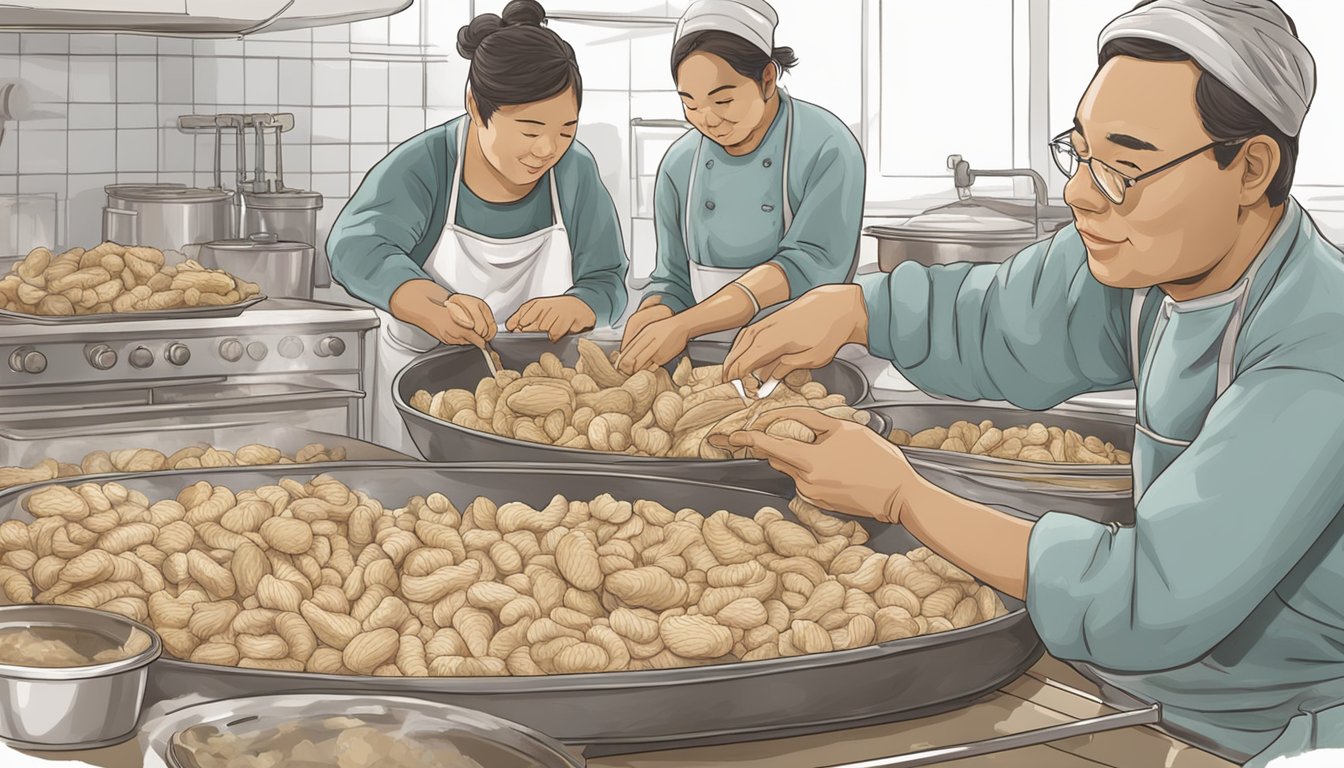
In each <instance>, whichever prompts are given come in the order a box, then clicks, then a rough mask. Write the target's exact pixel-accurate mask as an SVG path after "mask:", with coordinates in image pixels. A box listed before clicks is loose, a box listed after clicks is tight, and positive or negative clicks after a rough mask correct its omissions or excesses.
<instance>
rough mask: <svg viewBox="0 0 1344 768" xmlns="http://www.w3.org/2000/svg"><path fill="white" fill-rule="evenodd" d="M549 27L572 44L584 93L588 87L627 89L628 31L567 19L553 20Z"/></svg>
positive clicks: (628, 64) (628, 86)
mask: <svg viewBox="0 0 1344 768" xmlns="http://www.w3.org/2000/svg"><path fill="white" fill-rule="evenodd" d="M550 26H551V28H552V29H554V30H555V31H556V32H558V33H559V34H560V36H561V37H562V38H564V39H565V41H566V42H568V43H569V44H570V45H572V46H574V53H575V55H576V56H577V58H578V61H579V72H580V73H582V75H583V89H584V91H585V92H586V91H588V90H589V89H594V90H620V91H624V90H628V89H629V88H630V38H629V34H630V33H629V31H628V30H626V29H622V28H616V27H609V26H606V25H601V24H577V23H574V22H567V21H553V22H551V24H550ZM641 55H643V52H642V51H641Z"/></svg>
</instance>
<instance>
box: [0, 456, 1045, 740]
mask: <svg viewBox="0 0 1344 768" xmlns="http://www.w3.org/2000/svg"><path fill="white" fill-rule="evenodd" d="M306 469H307V470H308V471H307V472H304V471H300V470H299V468H290V467H285V468H277V467H272V468H268V469H264V470H257V469H251V468H238V469H221V470H207V471H193V472H179V473H157V474H149V475H135V476H120V477H118V478H117V481H118V482H120V483H121V484H123V485H125V486H126V487H127V488H131V489H134V490H138V491H141V492H142V493H144V494H145V495H147V496H149V497H150V498H164V497H168V496H170V495H175V494H177V493H178V491H180V490H181V489H182V488H183V487H185V486H187V485H190V484H192V483H195V482H197V481H199V480H206V481H208V482H211V483H214V484H217V485H224V486H227V487H229V488H231V489H233V490H235V491H240V490H243V489H246V488H252V487H256V486H258V485H264V484H271V483H275V482H277V481H278V480H279V479H280V478H283V477H295V478H298V479H301V480H302V479H305V478H307V477H310V476H311V475H313V474H316V473H318V472H324V473H327V474H329V475H331V476H333V477H335V478H337V479H339V480H341V481H342V482H345V483H348V484H351V485H353V486H355V487H357V488H359V489H361V490H363V491H365V492H366V493H369V494H371V495H373V496H375V497H378V498H379V499H381V500H382V501H384V503H385V504H388V505H395V504H399V503H400V502H402V501H404V500H406V499H407V498H408V497H410V496H413V495H417V494H425V493H429V492H433V491H437V492H441V493H443V494H445V495H447V496H448V497H449V498H450V499H453V500H454V501H455V502H461V503H465V502H466V500H467V499H470V498H472V497H474V496H476V495H478V494H484V495H486V496H489V497H491V498H495V499H509V500H518V501H524V502H527V503H530V504H543V503H545V502H547V501H549V500H550V498H551V496H552V495H553V494H556V493H560V494H564V495H566V496H568V497H571V498H591V497H593V496H596V495H597V494H600V493H612V494H613V495H616V496H618V497H621V498H628V499H632V498H647V499H654V500H657V501H659V502H661V503H663V504H665V505H667V506H669V507H671V508H673V509H677V508H682V507H689V508H692V509H696V510H699V511H701V512H703V513H706V514H710V513H713V512H714V511H717V510H720V509H724V510H728V511H729V512H734V513H738V514H747V515H750V514H754V513H755V512H756V510H757V509H759V508H760V507H762V506H766V505H769V506H775V507H776V508H778V509H780V510H782V511H784V510H786V509H787V508H786V506H785V505H786V503H787V502H786V499H785V498H783V497H780V496H776V495H771V494H767V493H762V492H759V491H749V490H743V489H738V488H731V487H727V486H724V485H716V484H711V483H703V482H696V481H691V480H684V479H671V478H666V477H649V476H641V475H635V474H631V473H630V472H629V469H628V468H625V467H613V466H609V465H608V466H602V465H592V464H589V465H568V466H557V465H545V466H542V465H526V464H520V465H493V466H492V465H430V464H418V465H413V464H368V465H355V464H349V463H346V464H328V465H325V466H320V467H308V468H306ZM70 484H71V485H73V483H70ZM23 494H24V491H23V489H12V490H10V491H8V492H5V493H0V520H3V519H11V518H15V519H28V515H27V513H26V512H25V511H24V510H23V509H22V506H21V505H20V501H21V499H22V497H23ZM786 514H787V512H786ZM861 522H863V524H864V526H865V527H866V528H867V529H868V531H869V532H870V533H871V534H872V535H873V538H872V539H871V540H870V541H869V542H868V545H869V546H870V547H872V548H873V549H875V550H878V551H881V552H904V551H907V550H910V549H913V548H915V547H918V546H919V542H918V541H916V540H915V539H914V537H913V536H911V535H910V534H909V533H908V532H907V531H906V530H905V529H904V528H901V527H899V526H889V525H884V524H881V523H877V522H876V521H872V520H864V521H861ZM1000 597H1001V598H1002V599H1003V601H1004V604H1005V605H1006V606H1007V607H1008V610H1009V613H1008V614H1006V615H1004V616H1000V617H998V618H996V619H992V620H990V621H987V622H984V623H982V624H977V625H975V626H971V627H966V628H964V629H958V630H953V631H951V632H944V633H940V634H936V635H926V636H921V637H914V638H909V639H906V640H898V641H894V642H889V643H884V644H881V645H874V646H868V647H865V648H857V649H854V650H847V651H837V652H833V653H827V654H818V655H813V656H800V657H793V658H785V659H774V660H769V661H760V662H752V663H738V664H723V665H718V666H709V667H696V668H691V669H669V670H649V671H637V672H614V673H604V674H593V675H554V676H548V677H519V678H385V677H354V676H329V675H312V674H293V673H283V672H269V671H259V670H243V669H233V668H227V667H212V666H205V665H200V664H192V663H189V662H182V661H176V660H171V659H161V660H160V661H158V662H156V663H155V665H154V667H153V668H151V672H150V679H149V684H148V689H147V692H146V702H147V703H154V702H159V701H164V700H169V699H180V704H181V706H189V705H191V704H196V703H200V702H203V701H210V700H216V699H224V698H237V697H239V696H249V695H258V694H276V693H313V694H327V693H363V694H373V693H381V694H387V695H402V696H413V697H417V698H426V699H430V700H433V701H439V702H443V703H447V704H456V705H459V706H463V707H467V708H469V709H476V710H480V711H482V712H486V713H489V714H492V715H496V716H498V717H502V718H504V719H506V720H512V721H515V722H518V723H522V724H524V725H527V726H529V727H531V728H534V729H536V730H538V731H541V732H542V733H546V734H548V735H550V736H552V737H554V738H557V739H560V740H561V741H565V742H569V743H574V744H584V745H588V754H590V755H591V754H599V753H607V754H611V753H617V752H631V751H636V750H637V749H640V748H668V747H676V746H690V745H695V744H706V743H722V742H732V741H747V740H752V739H760V738H767V737H784V736H792V735H800V734H804V733H815V732H822V731H829V730H836V729H839V728H851V727H858V726H863V725H872V724H878V723H883V722H891V721H894V720H902V719H908V718H912V717H921V716H924V715H928V714H933V713H936V712H942V711H946V710H949V709H955V708H959V707H961V706H964V705H965V704H967V703H969V702H970V701H972V700H974V699H976V698H977V697H979V696H981V695H984V694H985V693H988V692H990V691H993V690H995V689H997V688H999V687H1000V686H1002V685H1003V684H1005V683H1007V682H1008V681H1010V680H1013V679H1015V678H1016V677H1018V676H1019V675H1020V674H1022V672H1024V671H1025V670H1026V669H1027V668H1028V667H1030V666H1031V665H1032V664H1033V663H1035V661H1036V659H1037V658H1039V656H1040V654H1041V646H1040V641H1039V639H1038V638H1037V637H1036V633H1035V630H1034V629H1033V627H1032V624H1031V621H1030V619H1029V618H1028V617H1027V613H1026V609H1025V607H1024V606H1023V604H1022V602H1021V601H1018V600H1015V599H1013V598H1011V597H1008V596H1006V595H1000Z"/></svg>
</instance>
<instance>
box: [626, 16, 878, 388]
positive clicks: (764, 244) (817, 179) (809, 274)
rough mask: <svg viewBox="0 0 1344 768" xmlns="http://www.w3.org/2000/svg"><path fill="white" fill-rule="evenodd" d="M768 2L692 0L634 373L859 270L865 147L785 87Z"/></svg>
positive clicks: (633, 333)
mask: <svg viewBox="0 0 1344 768" xmlns="http://www.w3.org/2000/svg"><path fill="white" fill-rule="evenodd" d="M778 21H779V17H778V16H777V15H776V13H775V9H774V8H772V7H771V6H770V4H769V3H768V2H766V1H765V0H696V1H695V2H693V3H691V4H690V6H689V7H688V8H687V9H686V12H685V14H683V15H682V17H681V21H680V22H679V23H678V24H677V31H676V36H675V42H674V44H673V48H672V78H673V79H674V80H675V81H676V84H677V92H678V95H680V97H681V103H682V109H683V110H685V114H686V119H687V120H688V121H690V123H691V124H692V125H693V126H694V127H695V130H693V131H688V132H687V133H686V135H685V136H683V137H682V138H681V139H679V140H678V141H677V142H676V143H675V144H673V145H672V147H671V149H669V150H668V152H667V154H666V155H665V156H664V157H663V162H662V165H661V166H659V168H658V178H657V181H656V182H655V185H654V209H655V227H656V230H657V240H658V264H657V267H656V269H655V270H654V273H653V282H652V284H651V285H650V286H649V288H648V290H647V291H646V292H645V294H644V300H643V302H642V303H641V304H640V307H639V310H638V311H637V312H635V313H634V315H632V316H631V318H630V320H629V322H628V323H627V324H626V329H625V337H624V339H623V341H622V345H621V357H620V360H619V362H618V365H619V367H621V368H622V369H623V370H625V371H626V372H633V371H635V370H638V369H640V368H646V367H649V366H653V365H662V364H664V363H666V362H668V361H669V360H672V359H673V358H675V357H676V356H677V355H679V354H681V352H682V350H684V349H685V348H686V344H687V342H688V341H689V340H690V339H692V338H696V337H704V336H707V335H711V334H716V336H715V337H716V338H720V339H723V338H728V339H731V337H732V336H733V335H734V334H735V333H736V331H737V329H739V328H741V327H742V326H744V325H746V324H747V323H749V322H750V321H751V320H752V318H753V317H755V316H756V315H758V314H759V313H760V311H761V309H762V308H766V307H770V306H772V305H775V304H779V303H781V302H784V301H788V300H790V299H794V298H797V297H798V296H801V295H802V294H804V293H806V292H807V291H808V290H810V289H812V288H816V287H817V286H820V285H826V284H829V283H843V282H847V281H848V280H850V279H851V277H852V275H853V273H854V268H855V267H856V266H857V258H858V245H859V226H860V221H861V218H862V216H863V185H864V165H863V152H862V150H861V149H860V148H859V143H858V141H856V140H855V138H854V136H853V134H851V133H850V131H849V128H848V127H847V126H846V125H845V124H844V123H843V122H841V121H840V119H839V118H837V117H836V116H835V115H833V114H831V113H830V112H827V111H826V110H825V109H823V108H821V107H819V106H816V105H815V104H809V103H808V102H805V101H802V100H801V99H795V98H793V97H792V96H790V95H789V94H788V93H786V92H785V91H784V89H783V88H781V87H780V86H779V80H780V78H781V77H782V76H783V74H784V73H785V72H787V71H789V70H790V69H792V68H793V67H794V65H796V64H797V63H798V59H797V57H795V56H794V53H793V50H792V49H790V48H783V47H777V46H776V45H775V25H776V24H777V23H778Z"/></svg>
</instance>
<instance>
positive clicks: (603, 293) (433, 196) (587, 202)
mask: <svg viewBox="0 0 1344 768" xmlns="http://www.w3.org/2000/svg"><path fill="white" fill-rule="evenodd" d="M545 21H546V11H545V9H543V8H542V6H541V5H540V4H539V3H537V2H536V1H535V0H512V2H510V3H509V4H508V5H507V6H506V7H505V8H504V12H503V14H502V15H495V14H492V13H487V14H482V15H480V16H477V17H476V18H474V19H472V21H471V23H470V24H468V25H466V26H465V27H462V28H461V30H460V31H459V32H458V35H457V50H458V53H459V54H461V55H462V56H463V57H464V58H467V59H469V60H470V61H471V68H470V72H469V74H468V76H467V87H466V103H467V114H465V115H462V116H461V117H458V118H456V119H454V120H451V121H449V122H448V123H445V124H443V125H439V126H436V127H434V128H431V129H429V130H427V131H425V132H424V133H422V134H420V135H418V136H415V137H414V138H411V139H409V140H407V141H406V142H405V143H403V144H401V145H400V146H398V147H397V148H396V149H395V150H393V151H392V152H391V153H390V154H389V155H388V156H387V157H385V158H384V159H383V160H382V161H380V162H379V163H378V165H376V166H375V167H374V168H373V169H372V170H371V171H369V173H368V175H367V176H366V177H365V178H364V181H363V183H362V184H360V187H359V190H358V191H356V192H355V194H354V195H353V196H352V197H351V199H350V202H349V203H348V204H347V205H346V206H345V209H344V210H343V211H341V214H340V216H339V217H338V218H337V220H336V224H335V226H334V227H333V228H332V231H331V236H330V237H329V238H328V240H327V253H328V254H329V256H330V259H331V271H332V275H333V277H335V279H336V280H337V282H339V283H340V284H341V285H342V286H344V287H345V288H346V290H348V291H349V292H350V293H351V294H353V295H355V296H357V297H359V298H361V299H363V300H365V301H367V302H369V303H370V304H373V305H374V306H375V307H376V308H377V309H378V311H379V317H380V319H381V321H382V327H381V328H380V331H379V343H378V353H377V358H378V361H377V367H376V373H375V377H374V378H375V382H374V386H375V392H374V403H375V407H374V418H375V423H374V430H373V437H374V440H375V441H377V442H379V443H381V444H383V445H388V446H390V447H393V448H399V449H401V450H403V451H406V450H408V449H410V450H413V449H414V446H413V444H412V443H411V441H410V439H409V436H408V435H407V433H406V431H405V427H404V425H403V424H402V422H401V419H400V417H399V415H398V413H397V409H396V407H395V404H394V399H393V398H394V395H393V393H392V380H393V378H394V377H395V376H396V375H397V373H398V372H399V371H400V370H401V369H402V368H403V367H405V366H406V365H407V364H408V363H409V362H410V361H411V360H412V359H413V358H414V357H416V356H417V355H419V354H421V353H424V352H427V351H429V350H431V349H433V348H434V347H436V346H438V345H439V344H440V343H443V344H473V345H476V346H478V347H483V346H484V345H485V344H486V342H488V341H490V339H492V338H493V337H494V335H495V332H496V329H497V324H498V322H499V321H500V320H503V321H504V326H505V327H506V328H507V329H508V330H510V331H515V332H540V333H545V334H547V335H549V336H550V338H551V339H553V340H558V339H559V338H561V337H562V336H565V335H566V334H570V333H575V332H579V331H584V330H588V329H590V328H593V327H594V326H595V325H597V324H599V323H600V324H603V325H610V324H612V323H613V322H614V321H615V320H616V319H618V318H620V316H621V314H622V313H623V312H624V311H625V305H626V292H625V273H626V269H627V267H628V262H627V259H626V255H625V246H624V244H623V243H622V240H621V230H620V225H619V223H618V221H617V218H616V208H615V206H614V205H613V204H612V201H611V195H610V194H609V193H608V192H607V190H606V188H605V187H604V186H603V185H602V181H601V178H600V177H599V175H598V169H597V163H596V162H595V161H594V160H593V156H592V155H591V154H590V153H589V152H588V150H587V148H585V147H584V146H583V144H581V143H579V142H578V141H576V140H575V138H574V134H575V131H576V129H577V127H578V119H579V107H580V106H581V104H582V102H583V81H582V78H581V77H580V75H579V68H578V64H577V62H576V60H575V56H574V49H573V48H572V47H570V45H569V44H568V43H566V42H565V41H564V40H563V39H561V38H560V36H559V35H557V34H556V33H555V32H553V31H551V30H550V29H548V28H547V27H546V26H544V24H545Z"/></svg>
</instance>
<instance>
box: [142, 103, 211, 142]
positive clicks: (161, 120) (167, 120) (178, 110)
mask: <svg viewBox="0 0 1344 768" xmlns="http://www.w3.org/2000/svg"><path fill="white" fill-rule="evenodd" d="M194 114H196V108H195V106H193V105H191V104H159V116H158V121H157V122H156V125H158V126H159V127H160V128H172V129H173V130H177V118H178V117H181V116H182V115H194ZM210 137H211V139H212V140H213V138H214V133H213V132H212V133H211V134H210Z"/></svg>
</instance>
